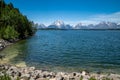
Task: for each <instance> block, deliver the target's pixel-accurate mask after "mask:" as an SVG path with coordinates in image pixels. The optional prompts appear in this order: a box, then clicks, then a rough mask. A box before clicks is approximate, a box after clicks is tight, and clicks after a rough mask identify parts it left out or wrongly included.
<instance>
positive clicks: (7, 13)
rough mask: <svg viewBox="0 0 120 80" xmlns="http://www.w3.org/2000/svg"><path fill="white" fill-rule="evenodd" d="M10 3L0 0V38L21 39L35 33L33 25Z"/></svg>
mask: <svg viewBox="0 0 120 80" xmlns="http://www.w3.org/2000/svg"><path fill="white" fill-rule="evenodd" d="M33 26H34V23H33V22H32V21H29V20H28V19H27V17H26V16H25V15H23V14H22V13H21V12H20V11H19V9H18V8H15V7H14V6H13V4H12V3H9V4H6V3H5V1H4V0H0V38H2V39H6V40H16V39H23V38H26V37H28V36H32V35H33V34H34V33H35V27H33Z"/></svg>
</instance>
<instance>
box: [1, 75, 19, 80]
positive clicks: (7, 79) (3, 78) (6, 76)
mask: <svg viewBox="0 0 120 80" xmlns="http://www.w3.org/2000/svg"><path fill="white" fill-rule="evenodd" d="M0 80H12V79H11V77H10V76H9V75H6V74H5V75H3V76H0ZM16 80H20V78H18V77H17V79H16Z"/></svg>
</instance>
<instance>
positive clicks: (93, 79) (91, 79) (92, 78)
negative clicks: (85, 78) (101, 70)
mask: <svg viewBox="0 0 120 80" xmlns="http://www.w3.org/2000/svg"><path fill="white" fill-rule="evenodd" d="M89 80H97V79H95V77H91V78H90V79H89Z"/></svg>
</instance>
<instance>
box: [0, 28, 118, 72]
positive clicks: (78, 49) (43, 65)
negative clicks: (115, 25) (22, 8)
mask: <svg viewBox="0 0 120 80" xmlns="http://www.w3.org/2000/svg"><path fill="white" fill-rule="evenodd" d="M0 53H1V54H2V53H5V54H6V57H9V60H8V61H9V63H13V64H17V63H19V62H25V64H26V65H27V66H35V67H36V68H38V69H45V70H51V71H67V72H71V71H81V70H88V71H90V72H99V71H100V72H114V73H120V31H119V30H38V31H37V32H36V34H35V35H34V36H32V37H31V38H29V39H27V40H23V41H20V42H18V43H16V44H13V45H11V46H8V47H7V48H6V49H4V50H3V51H1V52H0Z"/></svg>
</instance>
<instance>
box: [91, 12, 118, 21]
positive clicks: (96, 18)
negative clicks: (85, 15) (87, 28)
mask: <svg viewBox="0 0 120 80" xmlns="http://www.w3.org/2000/svg"><path fill="white" fill-rule="evenodd" d="M90 20H91V21H96V22H101V21H109V22H116V23H119V22H120V12H116V13H113V14H103V15H95V16H92V17H91V18H90Z"/></svg>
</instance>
